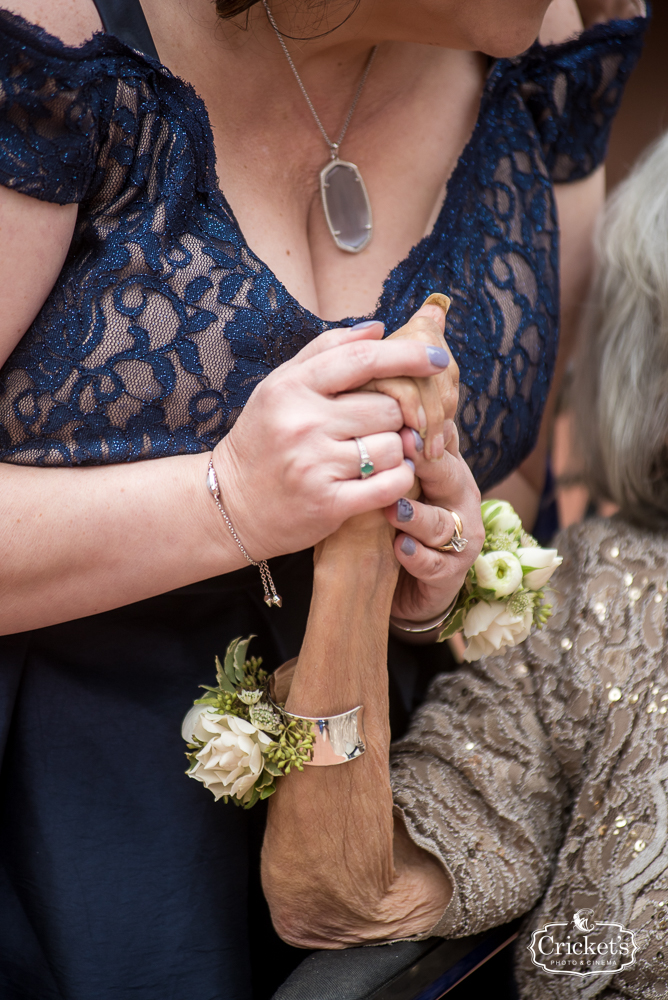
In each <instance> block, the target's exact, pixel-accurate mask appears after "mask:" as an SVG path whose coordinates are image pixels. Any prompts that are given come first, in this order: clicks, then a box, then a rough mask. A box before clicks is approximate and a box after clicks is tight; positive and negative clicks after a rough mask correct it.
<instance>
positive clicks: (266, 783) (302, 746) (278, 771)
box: [181, 636, 314, 809]
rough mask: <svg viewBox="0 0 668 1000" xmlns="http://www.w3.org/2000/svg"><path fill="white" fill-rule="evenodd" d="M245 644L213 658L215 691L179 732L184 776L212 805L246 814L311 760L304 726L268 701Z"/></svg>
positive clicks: (263, 678) (263, 677)
mask: <svg viewBox="0 0 668 1000" xmlns="http://www.w3.org/2000/svg"><path fill="white" fill-rule="evenodd" d="M253 638H254V636H250V637H249V638H248V639H241V638H238V639H234V640H233V641H232V642H231V643H230V645H229V646H228V647H227V653H226V654H225V659H224V661H223V663H221V662H220V660H219V659H218V657H216V677H217V681H218V684H217V686H216V687H207V686H206V685H202V687H204V689H205V690H206V692H207V694H206V695H205V696H204V697H203V698H199V699H198V700H197V701H196V702H195V704H194V705H193V707H192V708H191V709H190V711H189V712H188V714H187V715H186V717H185V719H184V720H183V725H182V727H181V735H182V736H183V738H184V740H185V741H186V743H187V744H188V753H187V755H186V756H187V757H188V760H189V761H190V766H189V768H188V770H187V772H186V774H188V775H189V777H191V778H195V780H196V781H201V782H202V784H203V785H205V786H206V788H208V789H209V791H210V792H212V793H213V795H214V798H215V799H216V800H218V799H220V798H222V799H224V800H225V801H226V802H227V800H228V799H231V800H232V802H234V803H235V804H236V805H240V806H243V807H244V808H245V809H250V807H251V806H254V805H255V803H256V802H259V801H260V800H261V799H266V798H268V797H269V796H270V795H271V794H272V793H273V792H274V791H275V790H276V778H280V777H281V775H283V774H289V773H290V771H291V769H292V768H293V767H296V768H297V770H298V771H301V770H302V768H303V766H304V764H308V763H310V761H311V758H312V756H313V745H314V739H313V733H312V728H311V726H310V725H309V724H306V723H305V722H304V721H302V720H301V719H298V718H295V717H294V716H289V717H288V716H287V714H284V713H283V712H281V710H280V708H278V707H277V706H275V705H274V704H272V702H271V701H270V700H269V692H268V681H269V678H268V676H267V673H266V671H264V670H262V660H260V659H256V658H255V657H251V659H250V660H248V659H246V652H247V650H248V644H249V643H250V641H251V639H253Z"/></svg>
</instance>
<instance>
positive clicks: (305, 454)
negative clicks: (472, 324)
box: [214, 305, 484, 621]
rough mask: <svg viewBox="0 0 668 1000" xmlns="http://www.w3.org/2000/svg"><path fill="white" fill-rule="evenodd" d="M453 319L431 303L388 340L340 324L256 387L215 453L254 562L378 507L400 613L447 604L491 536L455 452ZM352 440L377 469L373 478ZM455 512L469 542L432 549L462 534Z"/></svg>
mask: <svg viewBox="0 0 668 1000" xmlns="http://www.w3.org/2000/svg"><path fill="white" fill-rule="evenodd" d="M444 325H445V314H444V313H443V310H442V309H440V308H439V307H438V306H434V305H430V306H423V307H422V309H420V310H419V311H418V312H417V313H416V315H415V316H414V317H413V318H412V320H411V321H410V322H409V323H408V324H406V326H405V327H403V328H402V329H401V330H400V331H397V333H396V334H393V335H392V336H390V337H388V338H386V339H385V340H382V339H381V338H382V335H383V327H382V325H381V324H380V323H373V324H370V325H365V326H362V327H358V328H354V327H353V328H346V329H338V330H330V331H328V332H326V333H323V334H321V335H320V336H319V337H317V338H316V339H315V340H314V341H312V342H311V343H310V344H309V345H308V346H307V347H305V348H304V349H303V350H302V351H300V352H299V354H297V355H296V356H295V357H294V358H292V359H291V360H290V361H288V362H286V363H284V364H283V365H281V366H280V367H279V368H277V369H275V370H274V371H273V372H271V374H270V375H268V376H267V378H266V379H264V380H263V381H262V382H261V383H260V384H259V385H258V386H257V388H256V389H255V390H254V392H253V393H252V395H251V397H250V400H249V402H248V403H247V405H246V407H245V409H244V411H243V413H242V414H241V416H240V417H239V419H238V420H237V423H236V424H235V426H234V427H233V428H232V430H231V431H230V433H229V434H228V435H227V436H226V437H225V438H224V439H223V440H222V441H221V442H220V444H219V445H218V446H217V447H216V449H215V452H214V464H215V465H216V468H217V470H218V479H219V482H220V485H221V489H222V494H223V501H224V503H225V505H226V508H227V510H228V513H229V515H230V517H231V519H232V522H233V524H234V525H235V528H236V530H237V533H238V534H239V536H240V537H241V539H242V540H243V543H244V545H245V547H246V549H247V550H248V552H249V553H250V554H251V555H252V557H253V558H254V559H257V560H260V559H266V558H270V557H272V556H275V555H280V554H284V553H288V552H296V551H299V550H301V549H304V548H307V547H309V546H311V545H315V544H317V543H318V542H320V541H321V540H322V539H324V538H326V537H327V536H330V535H333V534H334V533H335V532H338V531H339V529H341V527H342V525H344V523H346V522H349V521H350V519H352V518H355V517H356V516H358V515H362V514H369V513H370V512H372V511H377V512H378V515H377V516H378V518H383V519H384V521H385V523H386V524H387V525H388V526H391V527H393V528H396V529H397V535H396V538H395V539H394V541H393V543H392V540H391V534H392V532H390V533H389V536H388V537H390V544H393V545H394V552H395V555H396V558H397V559H398V561H399V563H400V564H401V567H402V570H401V573H400V576H399V581H398V584H397V589H396V593H395V598H394V604H393V608H392V611H393V613H394V614H395V615H397V616H398V617H401V618H409V619H411V620H414V621H421V620H428V619H429V618H432V617H434V616H436V615H438V614H439V613H441V612H442V611H443V610H444V608H446V607H447V606H448V605H449V603H450V602H451V600H452V599H453V598H454V596H455V595H456V593H457V592H458V590H459V588H460V587H461V584H462V582H463V580H464V577H465V575H466V572H467V571H468V569H469V567H470V566H471V564H472V562H473V560H474V559H475V558H476V556H477V555H478V552H479V551H480V547H481V545H482V540H483V537H484V536H483V529H482V522H481V519H480V494H479V491H478V489H477V486H476V484H475V481H474V479H473V477H472V475H471V473H470V471H469V469H468V466H467V465H466V463H465V462H464V460H463V458H462V457H461V455H460V453H459V442H458V437H457V431H456V429H455V425H454V421H453V417H454V415H455V411H456V406H457V398H458V370H457V366H456V363H455V361H454V359H453V358H452V356H451V355H450V354H449V352H448V353H447V355H444V353H443V352H444V350H445V346H444V339H443V330H444ZM435 349H436V350H435ZM446 361H448V362H449V363H447V364H444V362H446ZM356 437H359V438H363V439H364V444H365V445H366V448H367V450H368V452H369V455H370V457H371V459H372V461H373V463H374V467H375V470H376V471H375V474H374V475H373V476H371V477H370V478H368V479H365V480H362V479H360V478H359V471H360V455H359V451H358V448H357V444H356V443H355V438H356ZM406 458H407V459H409V461H410V462H411V463H412V464H413V466H414V469H415V472H414V471H413V468H411V465H409V464H408V463H407V462H406V461H405V459H406ZM416 477H417V480H418V481H419V482H417V481H416ZM409 497H412V498H413V499H410V500H409V499H408V498H409ZM418 497H419V499H418ZM448 510H455V511H456V512H457V513H458V514H459V516H460V517H461V519H462V522H463V525H464V534H465V536H466V538H468V539H469V545H468V546H467V548H466V549H465V550H464V552H462V553H455V552H447V553H441V552H438V551H436V549H435V548H434V546H436V545H442V544H444V543H445V542H447V541H449V539H450V538H451V537H452V534H453V531H454V522H453V519H452V517H451V516H450V514H449V513H448ZM340 535H341V539H342V544H344V545H345V538H346V531H345V530H343V531H341V533H340Z"/></svg>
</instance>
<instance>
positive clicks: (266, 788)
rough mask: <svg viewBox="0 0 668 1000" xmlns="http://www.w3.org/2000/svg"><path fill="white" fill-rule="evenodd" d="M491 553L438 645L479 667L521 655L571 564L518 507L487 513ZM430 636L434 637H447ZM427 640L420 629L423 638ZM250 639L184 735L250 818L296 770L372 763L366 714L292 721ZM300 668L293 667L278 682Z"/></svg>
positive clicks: (193, 764)
mask: <svg viewBox="0 0 668 1000" xmlns="http://www.w3.org/2000/svg"><path fill="white" fill-rule="evenodd" d="M482 519H483V523H484V525H485V544H484V545H483V549H482V552H481V554H480V555H479V556H478V558H477V559H476V561H475V563H474V564H473V566H472V567H471V569H470V570H469V572H468V574H467V577H466V580H465V582H464V586H463V587H462V589H461V591H460V593H459V596H458V597H457V600H456V601H455V603H454V605H453V608H452V611H451V612H450V613H449V614H448V616H447V618H446V619H445V621H444V622H443V620H442V619H441V620H439V621H438V623H437V626H440V625H441V624H444V625H445V627H444V628H443V630H442V631H441V633H440V635H439V637H438V642H443V641H444V640H445V639H448V638H450V636H453V635H455V634H456V633H457V632H461V633H462V634H463V636H464V638H465V639H466V640H467V646H466V652H465V654H464V658H465V659H466V660H468V661H469V662H470V661H471V660H478V659H480V657H481V656H484V655H486V654H490V653H498V652H499V650H501V649H503V648H504V646H516V645H517V644H518V643H520V642H523V640H524V639H526V637H527V636H528V635H529V633H530V631H531V628H532V626H534V625H535V626H537V627H538V628H541V627H542V626H543V625H544V624H545V622H546V621H547V619H548V618H549V617H550V614H551V613H552V611H551V605H550V604H548V603H547V601H546V600H545V593H544V591H543V587H544V586H545V584H546V583H547V582H548V580H549V579H550V577H551V576H552V574H553V573H554V571H555V569H556V568H557V566H558V565H559V564H560V562H561V558H560V557H559V555H558V554H557V550H556V549H542V548H540V546H539V545H538V542H537V541H536V540H535V538H533V537H532V536H531V535H528V534H527V533H526V532H525V531H524V530H523V528H522V523H521V521H520V519H519V517H518V516H517V514H516V513H515V511H514V510H513V508H512V507H511V506H510V504H509V503H505V502H504V501H501V500H488V501H486V502H485V503H483V505H482ZM437 626H429V627H434V628H435V627H437ZM417 631H419V629H418V630H417ZM252 638H253V636H250V637H249V638H248V639H241V638H238V639H234V640H233V642H231V643H230V645H229V646H228V648H227V652H226V654H225V659H224V661H223V662H222V663H221V661H220V660H219V659H218V657H216V679H217V685H216V687H207V686H206V685H203V687H204V689H205V691H206V694H205V696H204V697H203V698H200V699H198V700H197V701H196V702H195V704H194V705H193V707H192V708H191V709H190V711H189V712H188V714H187V715H186V717H185V719H184V720H183V726H182V729H181V733H182V736H183V738H184V740H185V741H186V743H187V744H188V752H187V757H188V760H189V764H190V766H189V767H188V770H187V772H186V773H187V774H188V775H189V776H190V777H191V778H195V780H196V781H201V782H202V784H203V785H205V786H206V787H207V788H208V789H209V791H210V792H212V793H213V795H214V797H215V799H216V800H218V799H221V798H222V799H224V800H225V802H227V801H228V799H231V800H232V802H234V803H235V804H236V805H240V806H243V807H244V808H245V809H250V807H251V806H253V805H255V803H256V802H259V801H260V800H261V799H266V798H268V797H269V796H270V795H271V794H272V793H273V792H274V791H275V790H276V779H277V778H280V777H281V776H282V775H284V774H289V773H290V771H291V770H292V768H293V767H295V768H297V770H299V771H301V770H302V769H303V767H304V765H306V764H314V765H331V764H338V763H342V762H345V761H349V760H354V759H355V758H356V757H358V756H360V755H361V754H362V753H364V750H365V746H364V733H363V730H362V726H361V715H362V706H361V705H358V706H357V707H356V708H354V709H351V710H350V711H349V712H344V713H343V714H342V715H340V716H335V717H332V718H322V719H308V718H301V717H298V716H294V715H291V714H290V713H288V712H286V711H285V710H284V708H283V706H282V704H281V703H276V701H275V700H274V698H273V694H274V690H273V688H272V685H271V684H270V678H269V676H268V675H267V673H266V671H264V670H263V669H262V661H261V660H259V659H256V658H255V657H251V659H247V658H246V653H247V651H248V644H249V643H250V641H251V639H252ZM289 667H290V664H285V665H284V666H283V667H281V668H279V670H278V671H276V674H275V675H274V680H276V678H277V677H279V675H280V674H281V672H284V671H286V669H287V668H289Z"/></svg>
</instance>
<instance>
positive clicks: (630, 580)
mask: <svg viewBox="0 0 668 1000" xmlns="http://www.w3.org/2000/svg"><path fill="white" fill-rule="evenodd" d="M624 583H625V584H626V586H627V587H630V586H631V584H632V583H633V573H625V574H624Z"/></svg>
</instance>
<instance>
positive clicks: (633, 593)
mask: <svg viewBox="0 0 668 1000" xmlns="http://www.w3.org/2000/svg"><path fill="white" fill-rule="evenodd" d="M641 597H642V590H641V589H640V587H631V589H630V590H629V599H630V600H632V601H639V600H640V598H641Z"/></svg>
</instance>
